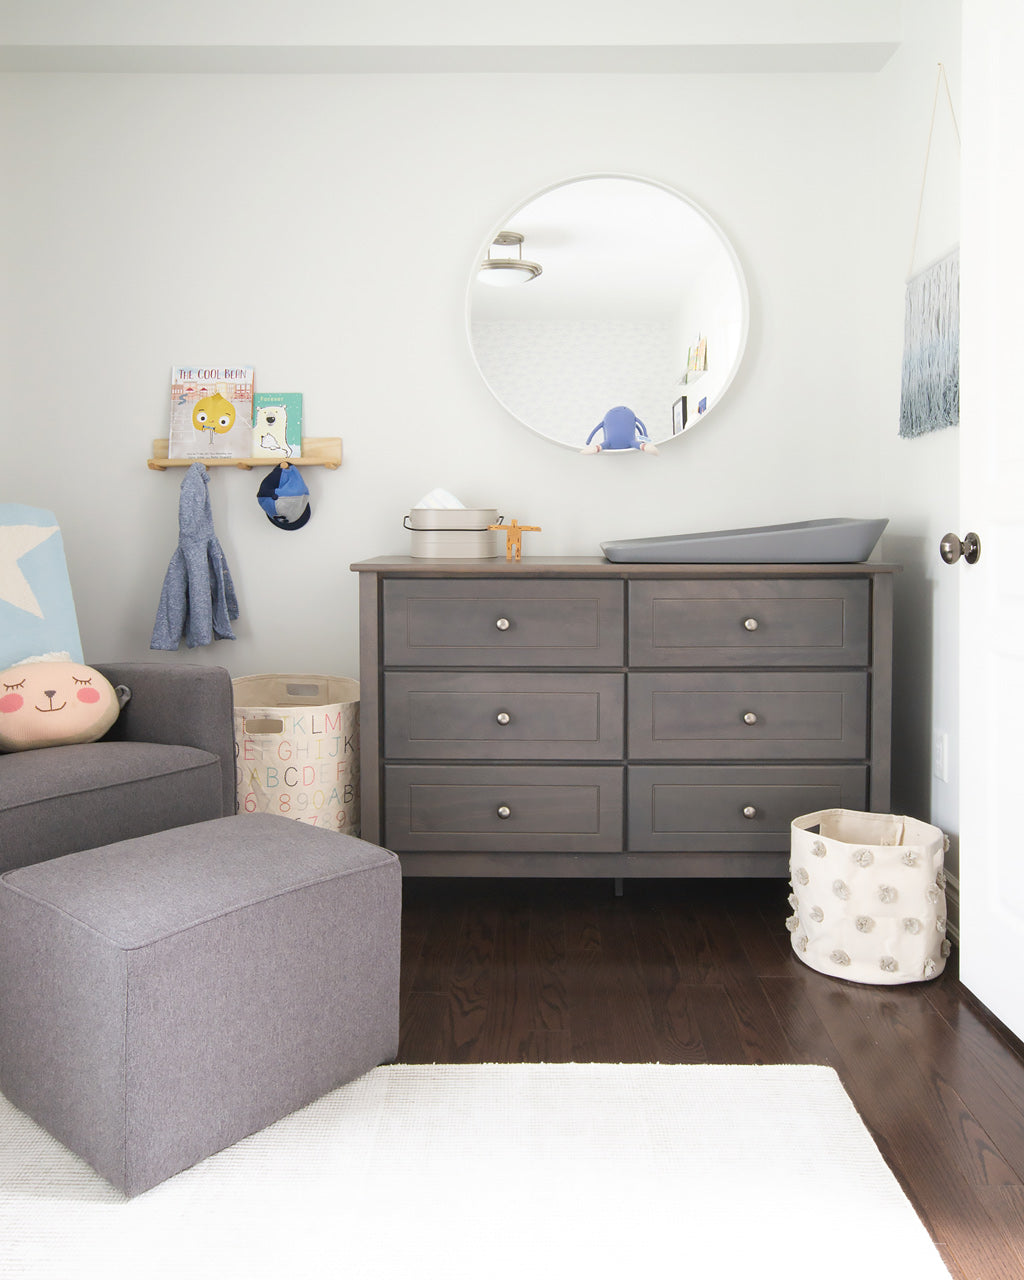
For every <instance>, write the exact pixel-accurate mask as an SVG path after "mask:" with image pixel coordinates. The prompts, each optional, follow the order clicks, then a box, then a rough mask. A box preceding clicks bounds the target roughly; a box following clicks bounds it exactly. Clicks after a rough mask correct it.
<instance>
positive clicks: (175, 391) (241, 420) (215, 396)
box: [167, 365, 253, 459]
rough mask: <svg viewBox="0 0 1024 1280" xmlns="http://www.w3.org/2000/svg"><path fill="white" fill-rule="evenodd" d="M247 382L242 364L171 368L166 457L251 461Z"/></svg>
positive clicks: (249, 378) (249, 386) (249, 382)
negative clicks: (169, 422) (232, 366)
mask: <svg viewBox="0 0 1024 1280" xmlns="http://www.w3.org/2000/svg"><path fill="white" fill-rule="evenodd" d="M252 381H253V371H252V369H251V368H249V367H247V366H240V367H236V368H210V367H203V366H201V365H175V366H174V367H173V368H172V369H171V429H170V435H169V438H168V441H167V456H168V457H169V458H198V459H203V458H249V457H252V434H253V433H252Z"/></svg>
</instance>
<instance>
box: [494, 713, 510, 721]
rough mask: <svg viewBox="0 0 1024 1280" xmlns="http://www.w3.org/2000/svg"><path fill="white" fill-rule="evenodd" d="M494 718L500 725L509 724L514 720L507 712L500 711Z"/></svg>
mask: <svg viewBox="0 0 1024 1280" xmlns="http://www.w3.org/2000/svg"><path fill="white" fill-rule="evenodd" d="M494 718H495V719H496V720H497V722H498V724H508V722H509V721H510V720H511V719H512V717H511V716H510V715H509V713H508V712H507V711H499V712H498V714H497V715H496V716H495V717H494Z"/></svg>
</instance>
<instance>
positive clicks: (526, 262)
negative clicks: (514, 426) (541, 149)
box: [467, 174, 748, 449]
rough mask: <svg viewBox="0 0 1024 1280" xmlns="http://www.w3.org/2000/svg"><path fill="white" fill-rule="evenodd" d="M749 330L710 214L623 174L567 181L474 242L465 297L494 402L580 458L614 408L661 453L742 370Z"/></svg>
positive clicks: (740, 284) (738, 276)
mask: <svg viewBox="0 0 1024 1280" xmlns="http://www.w3.org/2000/svg"><path fill="white" fill-rule="evenodd" d="M747 324H748V299H747V288H746V282H745V281H744V279H743V272H742V270H741V268H740V264H739V260H738V259H737V257H736V254H735V252H734V251H733V248H732V246H731V245H730V244H729V242H728V240H726V238H725V236H724V235H723V234H722V232H721V230H720V229H719V228H718V227H717V226H716V225H715V223H714V222H713V221H712V220H711V218H709V217H708V215H707V214H706V213H704V212H703V210H701V209H700V208H698V207H697V205H695V204H694V203H693V201H692V200H689V199H687V198H686V196H683V195H680V193H679V192H677V191H673V190H672V189H671V188H669V187H666V186H663V185H662V184H661V183H658V182H653V181H651V180H649V179H646V178H634V177H626V176H621V175H603V174H599V175H593V176H590V177H583V178H575V179H572V180H570V181H568V182H563V183H560V184H558V185H557V186H554V187H550V188H548V189H547V190H546V191H542V192H541V193H540V194H539V195H536V196H533V197H531V198H530V199H529V200H527V201H526V202H525V203H524V204H521V205H519V206H518V208H516V209H514V210H512V212H510V213H509V215H508V217H507V218H504V219H503V220H502V221H501V223H500V224H499V225H498V226H497V227H496V228H494V230H493V231H492V233H491V236H490V238H489V239H488V240H487V242H486V243H485V244H484V245H483V246H481V249H480V252H479V254H478V256H477V260H476V262H475V264H474V271H473V278H472V280H471V282H470V286H469V292H468V298H467V328H468V331H469V340H470V346H471V348H472V351H473V356H474V359H475V360H476V363H477V366H478V368H479V370H480V373H481V374H482V376H483V379H484V381H485V382H486V383H487V385H488V387H489V388H490V389H491V391H492V393H493V394H494V396H495V397H496V398H497V399H498V400H499V401H500V403H501V404H502V405H503V406H504V407H505V408H506V409H507V410H508V411H509V412H510V413H511V414H513V416H514V417H516V418H518V419H519V421H520V422H522V423H523V424H524V425H525V426H527V427H529V428H530V429H531V430H532V431H536V432H537V433H538V434H540V435H542V436H545V437H547V439H549V440H554V441H556V442H557V443H558V444H562V445H566V446H568V447H570V448H579V449H582V448H583V447H584V446H585V445H586V444H587V440H588V437H590V436H591V435H592V433H593V432H594V429H595V428H596V427H598V425H599V424H600V423H601V422H602V421H603V420H604V418H605V415H606V414H608V412H609V410H611V409H613V408H615V407H616V406H623V405H624V406H627V407H628V408H629V409H631V410H633V412H634V413H635V415H636V417H637V418H638V419H639V420H640V422H642V423H643V424H644V427H645V428H646V431H647V434H648V436H649V438H650V440H651V441H653V442H655V443H657V444H660V443H662V442H663V441H668V440H671V439H672V438H673V437H676V436H680V435H683V434H684V433H685V432H687V431H689V430H690V429H691V428H692V427H693V426H694V425H695V424H696V423H699V422H702V421H703V419H704V418H705V417H706V416H707V415H708V414H709V413H710V412H711V411H712V410H713V409H714V408H715V406H716V405H717V404H718V402H719V401H720V400H721V398H722V396H723V395H724V393H725V391H726V388H727V387H728V386H729V383H730V382H731V381H732V379H733V377H734V375H735V373H736V370H737V368H738V367H739V363H740V360H741V359H742V356H743V349H744V346H745V345H746V339H747ZM638 435H639V433H638ZM600 438H601V437H600V434H599V435H598V436H597V437H595V439H596V440H597V441H598V442H599V441H600Z"/></svg>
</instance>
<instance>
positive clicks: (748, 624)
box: [743, 618, 757, 631]
mask: <svg viewBox="0 0 1024 1280" xmlns="http://www.w3.org/2000/svg"><path fill="white" fill-rule="evenodd" d="M743 626H744V628H745V629H746V630H747V631H756V630H757V619H756V618H744V619H743Z"/></svg>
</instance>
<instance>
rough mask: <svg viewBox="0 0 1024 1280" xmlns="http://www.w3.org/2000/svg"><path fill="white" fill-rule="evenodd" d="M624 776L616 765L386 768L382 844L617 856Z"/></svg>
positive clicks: (414, 766) (414, 848) (395, 847)
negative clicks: (590, 852)
mask: <svg viewBox="0 0 1024 1280" xmlns="http://www.w3.org/2000/svg"><path fill="white" fill-rule="evenodd" d="M622 773H623V771H622V768H621V766H617V765H591V766H583V767H573V766H570V765H543V766H536V765H534V766H531V765H507V766H503V767H502V768H493V767H488V766H486V765H436V766H432V765H388V766H386V767H385V770H384V785H385V793H386V802H385V818H384V834H385V840H384V843H385V844H386V845H387V847H388V848H390V849H394V850H397V851H399V852H401V851H402V850H406V849H407V850H421V849H450V850H466V851H477V850H480V849H486V850H490V851H494V852H503V851H504V852H513V853H514V852H534V853H537V852H545V851H550V852H581V851H588V850H589V851H592V852H606V853H610V852H615V851H619V850H621V849H622V789H623V782H622ZM503 814H504V816H502V815H503Z"/></svg>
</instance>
